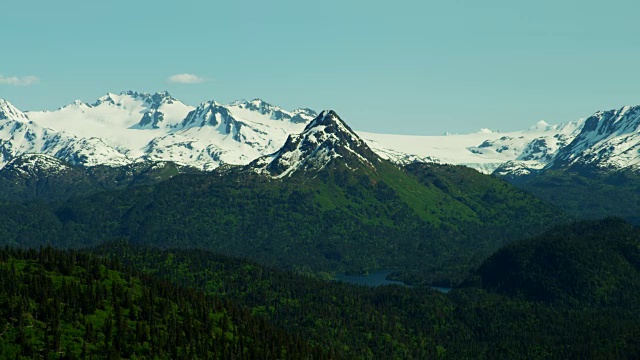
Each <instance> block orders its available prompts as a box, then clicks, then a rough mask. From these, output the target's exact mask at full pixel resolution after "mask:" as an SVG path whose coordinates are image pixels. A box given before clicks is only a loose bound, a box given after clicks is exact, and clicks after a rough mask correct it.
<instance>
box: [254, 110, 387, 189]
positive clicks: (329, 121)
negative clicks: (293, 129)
mask: <svg viewBox="0 0 640 360" xmlns="http://www.w3.org/2000/svg"><path fill="white" fill-rule="evenodd" d="M335 159H340V163H341V164H343V165H344V166H346V167H347V168H355V167H358V166H363V165H364V166H366V167H369V168H374V169H375V165H374V164H375V163H376V162H379V161H380V157H379V156H378V155H376V154H375V153H374V152H373V151H372V150H371V149H370V148H369V146H368V145H367V144H366V143H365V142H364V141H363V140H362V139H361V138H360V137H359V136H358V135H357V134H356V133H355V132H354V131H353V130H351V128H350V127H349V126H348V125H347V124H345V122H344V121H343V120H342V119H341V118H340V117H339V116H338V114H336V113H335V111H333V110H325V111H323V112H321V113H320V115H318V117H316V118H315V119H313V121H311V122H310V123H309V124H308V125H307V126H306V127H305V128H304V131H303V132H302V133H300V134H297V135H289V137H288V138H287V141H286V142H285V144H284V146H282V148H281V149H280V150H278V151H277V152H276V153H274V154H271V155H267V156H264V157H262V158H259V159H257V160H256V161H254V162H253V163H252V164H251V165H250V167H251V168H253V169H254V171H256V172H258V173H263V174H268V175H269V176H272V177H275V178H282V177H285V176H291V175H292V174H293V173H295V172H297V171H300V170H302V171H320V170H322V169H324V168H325V167H327V166H328V165H329V164H330V163H331V162H332V161H333V160H335ZM334 162H335V161H334Z"/></svg>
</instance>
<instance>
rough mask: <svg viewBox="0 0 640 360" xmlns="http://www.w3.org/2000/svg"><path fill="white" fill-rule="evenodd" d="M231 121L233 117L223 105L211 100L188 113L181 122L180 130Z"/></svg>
mask: <svg viewBox="0 0 640 360" xmlns="http://www.w3.org/2000/svg"><path fill="white" fill-rule="evenodd" d="M231 119H233V115H231V113H230V112H229V109H227V108H226V107H225V106H224V105H222V104H220V103H218V102H216V101H214V100H211V101H205V102H203V103H201V104H200V105H198V107H197V108H195V109H194V110H192V111H190V112H189V114H187V116H186V117H185V118H184V120H182V123H181V124H180V127H181V128H183V129H184V128H190V127H203V126H217V125H220V124H223V123H224V124H226V123H229V121H230V120H231Z"/></svg>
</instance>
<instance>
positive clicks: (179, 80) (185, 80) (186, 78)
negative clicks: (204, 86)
mask: <svg viewBox="0 0 640 360" xmlns="http://www.w3.org/2000/svg"><path fill="white" fill-rule="evenodd" d="M167 81H169V82H170V83H175V84H200V83H203V82H205V81H207V79H205V78H203V77H200V76H198V75H194V74H175V75H171V76H169V78H168V79H167Z"/></svg>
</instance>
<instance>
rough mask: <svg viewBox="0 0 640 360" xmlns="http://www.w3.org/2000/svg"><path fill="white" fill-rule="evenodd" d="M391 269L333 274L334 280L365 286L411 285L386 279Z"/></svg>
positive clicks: (439, 288)
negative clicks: (365, 273)
mask: <svg viewBox="0 0 640 360" xmlns="http://www.w3.org/2000/svg"><path fill="white" fill-rule="evenodd" d="M392 272H393V270H388V269H381V270H375V271H372V272H370V273H369V274H368V275H346V274H344V273H337V274H336V276H334V280H335V281H342V282H346V283H350V284H356V285H366V286H372V287H373V286H381V285H401V286H407V287H411V285H407V284H405V283H403V282H402V281H396V280H387V276H389V274H391V273H392ZM432 288H433V289H436V290H438V291H441V292H443V293H448V292H449V291H451V289H450V288H445V287H439V286H432Z"/></svg>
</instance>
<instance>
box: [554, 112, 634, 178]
mask: <svg viewBox="0 0 640 360" xmlns="http://www.w3.org/2000/svg"><path fill="white" fill-rule="evenodd" d="M571 166H578V167H590V168H596V169H605V170H606V169H621V168H626V167H632V168H637V167H639V166H640V106H624V107H622V108H620V109H616V110H608V111H598V112H596V113H595V114H593V115H592V116H591V117H589V118H587V119H586V120H585V121H584V125H583V126H582V128H581V130H580V133H579V134H578V135H577V136H576V137H575V138H574V139H573V141H572V142H571V143H570V144H568V145H567V146H566V147H564V148H562V149H561V150H560V151H558V154H557V156H556V157H555V159H554V160H553V162H552V163H551V164H550V165H549V167H550V168H562V167H571Z"/></svg>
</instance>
